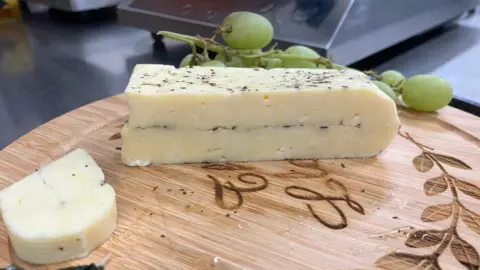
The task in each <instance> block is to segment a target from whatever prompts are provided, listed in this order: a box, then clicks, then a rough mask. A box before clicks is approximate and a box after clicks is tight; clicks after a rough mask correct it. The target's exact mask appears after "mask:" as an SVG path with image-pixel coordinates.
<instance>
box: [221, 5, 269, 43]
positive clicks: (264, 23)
mask: <svg viewBox="0 0 480 270" xmlns="http://www.w3.org/2000/svg"><path fill="white" fill-rule="evenodd" d="M222 29H223V31H222V37H223V39H224V40H225V42H226V43H227V44H228V46H230V47H232V48H235V49H261V48H263V47H265V46H267V45H268V43H270V42H271V41H272V38H273V26H272V24H271V23H270V22H269V21H268V20H267V19H266V18H265V17H263V16H262V15H258V14H255V13H252V12H247V11H239V12H234V13H231V14H230V15H228V16H227V17H226V18H225V19H224V20H223V25H222Z"/></svg>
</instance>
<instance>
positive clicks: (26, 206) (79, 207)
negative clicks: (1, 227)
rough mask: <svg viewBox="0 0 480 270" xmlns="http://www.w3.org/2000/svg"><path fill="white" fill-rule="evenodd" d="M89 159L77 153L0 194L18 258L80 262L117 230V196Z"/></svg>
mask: <svg viewBox="0 0 480 270" xmlns="http://www.w3.org/2000/svg"><path fill="white" fill-rule="evenodd" d="M104 180H105V179H104V174H103V172H102V170H101V169H100V168H99V167H98V166H97V164H96V163H95V161H94V160H93V158H92V157H90V155H88V153H87V152H86V151H85V150H83V149H77V150H75V151H73V152H71V153H69V154H67V155H66V156H64V157H63V158H60V159H58V160H56V161H54V162H52V163H50V164H48V165H47V166H45V167H43V168H41V169H39V170H38V171H37V172H35V173H34V174H32V175H29V176H27V177H25V178H24V179H22V180H20V181H18V182H16V183H14V184H12V185H11V186H9V187H7V188H5V189H4V190H2V191H1V193H0V200H1V201H0V208H1V210H2V216H3V220H4V222H5V226H6V229H7V232H8V235H9V237H10V240H11V244H12V246H13V249H14V251H15V253H16V255H17V256H18V257H19V258H20V259H22V260H25V261H27V262H30V263H35V264H47V263H54V262H60V261H65V260H69V259H74V258H81V257H84V256H86V255H88V254H89V253H90V252H91V251H93V250H94V249H95V248H97V247H98V246H100V245H101V244H103V243H104V242H105V241H106V240H108V238H109V237H110V236H111V234H112V233H113V231H114V230H115V227H116V220H117V210H116V202H115V191H114V190H113V188H112V187H111V186H110V185H108V184H105V183H104Z"/></svg>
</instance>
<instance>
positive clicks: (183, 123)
mask: <svg viewBox="0 0 480 270" xmlns="http://www.w3.org/2000/svg"><path fill="white" fill-rule="evenodd" d="M126 95H127V98H128V101H129V104H130V118H129V122H128V125H126V126H125V127H124V129H123V131H122V137H123V147H122V159H123V161H124V162H125V163H126V164H127V165H134V166H145V165H149V164H152V163H153V164H164V163H190V162H229V161H261V160H282V159H309V158H345V157H371V156H374V155H376V154H378V153H379V152H381V151H382V150H384V149H385V148H386V147H388V145H389V144H390V143H391V141H392V140H393V138H394V136H395V134H396V132H397V130H398V128H399V125H400V122H399V119H398V116H397V110H396V106H395V103H394V102H393V101H392V100H391V99H390V98H389V97H388V96H387V95H386V94H384V93H383V92H382V91H380V90H379V89H378V88H377V87H376V86H375V85H374V84H373V83H372V82H371V81H370V79H369V78H368V77H367V76H365V75H364V74H363V73H361V72H358V71H354V70H342V71H338V70H324V69H271V70H263V69H247V68H214V67H193V68H181V69H175V68H174V67H173V66H165V65H137V66H136V67H135V69H134V72H133V74H132V77H131V79H130V82H129V84H128V86H127V89H126Z"/></svg>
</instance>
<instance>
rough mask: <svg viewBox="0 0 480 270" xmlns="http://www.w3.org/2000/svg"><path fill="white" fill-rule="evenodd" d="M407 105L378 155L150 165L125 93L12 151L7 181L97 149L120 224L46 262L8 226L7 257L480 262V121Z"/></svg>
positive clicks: (1, 170)
mask: <svg viewBox="0 0 480 270" xmlns="http://www.w3.org/2000/svg"><path fill="white" fill-rule="evenodd" d="M399 114H400V117H401V120H402V128H401V130H400V133H399V136H397V137H396V138H395V140H394V142H393V144H392V145H391V146H390V147H389V148H388V149H387V150H386V151H384V152H383V153H382V154H381V155H379V156H378V157H376V158H370V159H338V160H321V161H312V160H304V161H292V162H288V161H278V162H256V163H237V164H230V165H219V164H191V165H166V166H158V167H149V168H136V167H127V166H124V165H123V164H122V163H121V161H120V151H119V150H120V147H121V138H119V137H120V136H119V133H118V132H119V131H120V128H121V126H122V125H123V123H124V122H125V121H126V120H127V118H128V105H127V102H126V99H125V97H124V96H121V95H120V96H115V97H111V98H108V99H105V100H101V101H98V102H95V103H93V104H90V105H87V106H85V107H82V108H80V109H77V110H75V111H73V112H70V113H68V114H66V115H63V116H61V117H59V118H57V119H55V120H53V121H51V122H49V123H47V124H45V125H43V126H41V127H39V128H37V129H35V130H33V131H32V132H30V133H28V134H27V135H25V136H23V137H21V138H20V139H19V140H17V141H16V142H14V143H13V144H11V145H10V146H8V147H6V148H5V149H4V150H2V151H1V153H0V184H1V186H0V187H2V188H3V187H6V186H8V185H10V184H12V183H14V182H15V181H18V180H20V179H22V178H23V177H24V176H26V175H28V174H30V173H32V172H33V171H34V170H35V169H36V168H38V167H40V166H42V165H45V164H47V163H49V162H51V161H52V160H54V159H57V158H59V157H62V156H63V155H65V154H66V153H67V152H69V151H71V150H73V149H75V148H77V147H81V148H84V149H86V150H87V151H88V152H89V153H90V154H91V155H92V156H93V157H94V158H95V160H96V161H97V162H98V164H99V166H100V167H101V168H102V169H103V170H104V172H105V175H106V181H107V182H109V183H110V184H111V185H112V186H113V187H114V189H115V190H116V193H117V205H118V227H117V230H116V231H115V233H114V235H113V236H112V237H111V239H110V240H109V241H108V242H107V243H105V244H104V245H103V246H102V247H100V248H98V249H97V250H96V251H94V252H93V253H92V254H91V255H90V256H89V257H88V258H86V259H83V260H79V261H73V262H68V263H64V264H59V265H52V266H48V267H47V266H40V267H39V266H37V267H33V266H32V265H28V264H25V263H22V262H21V261H19V260H18V258H16V257H15V255H14V254H13V252H12V251H11V248H10V247H9V243H8V237H7V235H6V233H5V230H4V227H3V225H2V226H1V227H0V228H1V229H0V262H1V263H2V264H8V263H11V262H13V263H16V264H19V265H21V266H24V267H26V268H29V269H30V268H31V269H55V268H57V267H59V266H67V265H78V264H80V263H90V262H96V261H99V260H100V259H102V258H103V257H105V256H109V258H110V260H109V263H108V265H107V269H375V267H379V268H382V267H383V268H384V269H429V270H434V269H465V268H466V269H478V268H479V264H480V258H479V253H478V251H479V250H480V235H479V234H480V215H479V213H480V188H479V187H480V140H479V137H480V119H479V118H477V117H475V116H473V115H469V114H467V113H464V112H461V111H459V110H456V109H453V108H445V109H443V110H442V111H441V112H440V113H438V114H424V113H415V112H412V111H410V110H408V109H405V108H399ZM229 181H230V182H232V183H233V184H234V185H235V186H236V187H237V191H236V192H234V191H231V190H228V189H227V188H228V187H229V184H228V182H229ZM242 181H244V182H242ZM215 182H217V185H215ZM215 186H216V187H217V188H216V189H215ZM220 191H223V197H221V196H220Z"/></svg>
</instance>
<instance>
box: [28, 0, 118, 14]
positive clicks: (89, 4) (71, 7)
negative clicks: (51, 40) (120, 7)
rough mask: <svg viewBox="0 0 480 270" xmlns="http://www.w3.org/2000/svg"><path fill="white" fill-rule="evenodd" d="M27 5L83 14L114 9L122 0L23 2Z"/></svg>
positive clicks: (30, 0)
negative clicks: (37, 5)
mask: <svg viewBox="0 0 480 270" xmlns="http://www.w3.org/2000/svg"><path fill="white" fill-rule="evenodd" d="M23 1H24V2H26V3H34V4H43V5H45V6H47V7H49V8H55V9H58V10H62V11H70V12H81V11H88V10H94V9H100V8H105V7H113V6H116V5H117V4H119V3H120V2H122V0H23Z"/></svg>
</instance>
